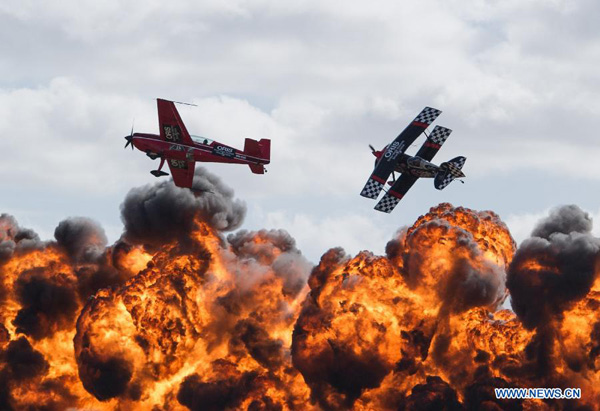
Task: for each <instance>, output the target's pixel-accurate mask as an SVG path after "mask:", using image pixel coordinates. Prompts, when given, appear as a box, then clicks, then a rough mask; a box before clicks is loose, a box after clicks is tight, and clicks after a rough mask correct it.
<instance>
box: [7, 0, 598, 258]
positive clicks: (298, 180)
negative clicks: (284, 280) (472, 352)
mask: <svg viewBox="0 0 600 411" xmlns="http://www.w3.org/2000/svg"><path fill="white" fill-rule="evenodd" d="M599 20H600V4H598V3H597V2H595V1H592V0H580V1H577V2H573V1H567V0H503V1H491V0H466V1H465V0H460V1H459V0H446V1H441V0H407V1H402V2H397V1H371V2H348V1H320V0H308V1H307V0H303V1H273V0H257V1H241V0H226V1H210V2H207V1H203V2H196V1H190V0H172V1H169V2H164V1H158V0H152V1H146V0H144V1H120V0H107V1H102V2H98V1H91V0H83V1H81V0H77V1H75V0H69V1H66V0H65V1H61V2H42V1H34V0H29V1H23V0H6V1H3V2H2V3H0V35H1V38H2V41H0V53H1V55H2V58H1V59H0V136H1V138H0V153H2V160H1V161H0V172H1V176H2V178H1V179H0V212H8V213H10V214H13V215H14V216H15V217H16V218H17V219H18V221H19V222H20V224H21V225H23V226H26V227H30V228H33V229H35V230H36V231H37V232H38V233H39V234H40V235H41V236H42V237H43V238H47V239H50V238H52V235H53V232H54V228H55V227H56V225H57V224H58V222H60V221H61V220H62V219H64V218H65V217H68V216H87V217H91V218H93V219H95V220H97V221H99V222H100V223H102V225H103V226H104V228H105V230H106V232H107V235H108V237H109V239H110V240H115V239H116V238H118V237H119V235H120V233H121V230H122V224H121V221H120V213H119V205H120V203H121V202H122V200H123V198H124V196H125V194H126V193H127V191H128V190H129V189H130V188H132V187H134V186H139V185H143V184H148V183H153V182H154V180H155V178H154V177H153V176H152V175H150V173H149V171H150V170H151V169H153V168H155V167H156V164H155V163H153V162H152V161H150V160H149V159H148V158H147V157H145V156H144V155H143V154H142V153H140V152H131V151H130V150H127V151H126V150H123V145H124V140H123V136H125V135H127V134H129V130H130V128H131V125H132V121H133V119H135V130H136V131H140V132H141V131H145V132H158V124H157V117H156V102H155V98H156V97H162V98H166V99H173V100H179V101H188V102H193V103H196V104H197V105H198V107H187V106H182V107H180V112H181V114H182V117H183V119H184V120H185V121H186V124H187V126H188V129H189V130H190V131H191V132H192V133H194V134H201V135H204V136H207V137H210V138H213V139H217V140H219V141H222V142H224V143H227V144H230V145H233V146H236V147H240V148H241V147H243V142H244V138H246V137H251V138H255V139H260V138H270V139H272V164H271V166H270V167H268V170H269V173H268V174H266V175H264V176H260V175H254V174H251V173H250V171H249V169H248V168H247V167H246V166H235V165H233V166H232V165H213V164H208V165H207V166H206V167H207V168H208V169H209V170H210V171H212V172H214V173H216V174H218V175H220V176H222V178H223V179H224V180H225V182H226V183H227V184H228V185H230V186H231V187H232V188H233V189H234V190H235V191H236V194H237V196H238V197H239V198H241V199H243V200H244V201H245V202H246V204H247V207H248V215H247V218H246V223H245V225H244V227H245V228H248V229H256V228H263V227H264V228H285V229H287V230H288V231H289V232H290V233H291V234H292V235H293V236H294V237H295V238H296V240H297V241H298V244H299V248H300V249H302V250H303V252H304V253H305V254H306V255H307V256H308V257H309V259H311V260H312V261H318V258H319V257H320V255H321V254H322V253H323V252H324V251H325V250H326V249H328V248H329V247H332V246H338V245H339V246H343V247H344V248H346V250H347V251H348V252H350V253H356V252H358V251H360V250H362V249H370V250H373V251H375V252H376V253H382V252H383V250H384V246H385V243H386V241H387V240H388V239H390V238H391V236H392V235H393V233H394V232H395V231H396V230H397V229H398V228H400V227H402V226H403V225H407V224H412V222H413V221H414V220H415V219H416V218H417V217H418V216H419V215H420V214H423V213H425V212H427V210H428V209H429V207H431V206H434V205H436V204H438V203H439V202H444V201H447V202H451V203H452V204H454V205H462V206H466V207H470V208H475V209H479V210H482V209H491V210H494V211H496V212H497V213H498V214H500V216H501V217H502V218H503V219H504V220H505V221H506V222H507V223H508V224H509V227H510V228H511V231H512V232H513V235H514V236H515V238H516V239H517V240H522V239H523V238H525V237H526V236H527V235H528V234H529V232H530V231H531V228H532V227H533V225H534V224H535V222H536V221H537V219H538V218H539V217H540V216H543V215H544V214H545V213H546V212H547V211H548V210H549V209H551V208H553V207H555V206H557V205H560V204H571V203H574V204H577V205H579V206H580V207H582V208H583V209H585V210H587V211H589V212H590V213H591V214H593V215H598V216H599V217H600V202H599V201H598V192H600V160H599V159H600V141H599V140H598V137H597V130H599V129H600V116H599V115H600V81H599V80H600V78H599V77H600V75H599V71H598V67H600V36H599V30H598V27H597V22H598V21H599ZM425 105H430V106H432V107H436V108H438V109H441V110H443V114H442V115H441V116H440V117H439V118H438V120H437V122H436V124H440V125H443V126H446V127H449V128H451V129H453V130H454V133H453V134H452V136H451V137H450V138H449V140H448V141H447V142H446V144H445V145H444V147H443V148H442V150H440V152H439V153H438V155H437V157H436V158H435V161H436V162H441V161H445V160H448V159H450V158H452V157H455V156H457V155H465V156H466V157H467V159H468V160H467V163H466V165H465V168H464V171H465V173H466V174H467V178H466V179H465V184H459V183H453V184H451V185H450V186H449V187H448V188H446V189H445V190H444V191H437V190H435V189H434V188H433V184H432V181H430V180H422V181H419V182H418V183H417V184H416V185H415V187H413V189H412V190H411V192H410V193H409V194H408V195H407V196H406V197H405V199H404V200H403V201H402V202H401V203H400V204H399V206H398V207H397V208H396V210H395V211H394V213H393V214H391V215H386V214H381V213H379V212H376V211H374V210H373V206H374V205H375V202H374V201H372V200H368V199H365V198H363V197H360V196H359V193H360V190H361V189H362V187H363V185H364V183H365V181H366V179H367V177H368V176H369V174H370V172H371V170H372V165H373V157H372V155H371V154H370V150H369V149H368V147H367V145H368V144H369V143H370V144H373V145H374V146H376V147H377V148H381V147H382V146H384V145H385V144H387V143H388V142H389V141H390V140H392V139H393V138H394V137H395V136H396V135H397V134H398V133H399V132H400V131H401V130H402V129H404V127H405V126H406V124H407V122H409V121H410V120H412V119H413V118H414V116H415V115H416V114H417V113H418V112H419V111H420V110H421V108H422V107H423V106H425ZM422 141H423V137H421V139H419V140H417V142H416V143H417V144H419V145H420V144H421V143H422ZM416 150H417V147H412V148H411V149H410V150H409V151H408V152H409V153H414V152H416Z"/></svg>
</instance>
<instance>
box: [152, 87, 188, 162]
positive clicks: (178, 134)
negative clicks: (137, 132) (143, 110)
mask: <svg viewBox="0 0 600 411" xmlns="http://www.w3.org/2000/svg"><path fill="white" fill-rule="evenodd" d="M156 104H157V105H158V125H159V128H160V138H162V139H163V140H165V141H169V142H173V143H182V144H187V145H190V146H193V145H194V142H193V140H192V138H191V137H190V133H188V131H187V129H186V128H185V125H184V124H183V121H182V120H181V117H180V116H179V112H178V111H177V108H176V107H175V104H174V103H173V102H172V101H168V100H162V99H160V98H158V99H156ZM192 174H193V173H192Z"/></svg>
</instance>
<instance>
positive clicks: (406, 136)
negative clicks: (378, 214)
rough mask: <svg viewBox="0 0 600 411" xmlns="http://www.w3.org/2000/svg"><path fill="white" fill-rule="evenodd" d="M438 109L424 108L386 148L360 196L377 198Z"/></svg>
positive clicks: (435, 116) (433, 118)
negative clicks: (402, 157)
mask: <svg viewBox="0 0 600 411" xmlns="http://www.w3.org/2000/svg"><path fill="white" fill-rule="evenodd" d="M441 113H442V112H441V111H440V110H438V109H435V108H431V107H425V108H424V109H423V110H421V112H420V113H419V115H418V116H417V117H415V119H414V120H413V121H412V122H411V123H410V124H409V125H408V126H407V127H406V128H405V129H404V130H403V131H402V132H401V133H400V134H399V135H398V137H396V139H395V140H394V141H392V143H391V144H389V145H388V146H387V148H386V149H385V152H384V153H383V155H382V156H381V160H380V161H379V163H377V166H376V167H375V170H373V174H371V177H369V180H368V181H367V183H366V184H365V186H364V187H363V189H362V191H361V193H360V195H361V196H363V197H367V198H373V199H375V198H377V196H379V193H380V192H381V190H382V189H383V185H384V184H385V182H386V181H387V178H388V177H389V176H390V174H392V171H394V168H395V167H396V165H397V164H398V161H399V159H400V157H401V155H402V153H404V152H405V151H406V149H407V148H408V147H410V145H411V144H412V143H413V142H414V141H415V140H416V139H417V137H419V136H420V135H421V133H422V132H423V131H424V130H425V129H426V128H427V127H429V125H430V124H431V123H433V121H434V120H435V119H436V118H437V117H438V116H439V115H440V114H441Z"/></svg>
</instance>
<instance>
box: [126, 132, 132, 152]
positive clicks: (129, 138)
mask: <svg viewBox="0 0 600 411" xmlns="http://www.w3.org/2000/svg"><path fill="white" fill-rule="evenodd" d="M125 140H127V142H126V143H125V147H124V148H127V146H128V145H130V144H131V149H132V150H133V135H129V136H125Z"/></svg>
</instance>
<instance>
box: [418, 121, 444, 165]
mask: <svg viewBox="0 0 600 411" xmlns="http://www.w3.org/2000/svg"><path fill="white" fill-rule="evenodd" d="M450 133H452V130H450V129H449V128H446V127H441V126H435V128H434V129H433V131H432V132H431V134H429V136H427V140H425V142H424V143H423V145H422V146H421V148H420V149H419V151H417V154H415V155H416V156H417V157H421V158H422V159H424V160H427V161H431V160H432V159H433V157H434V156H435V155H436V154H437V152H438V151H439V150H440V147H442V144H444V142H445V141H446V139H447V138H448V137H449V136H450Z"/></svg>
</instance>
